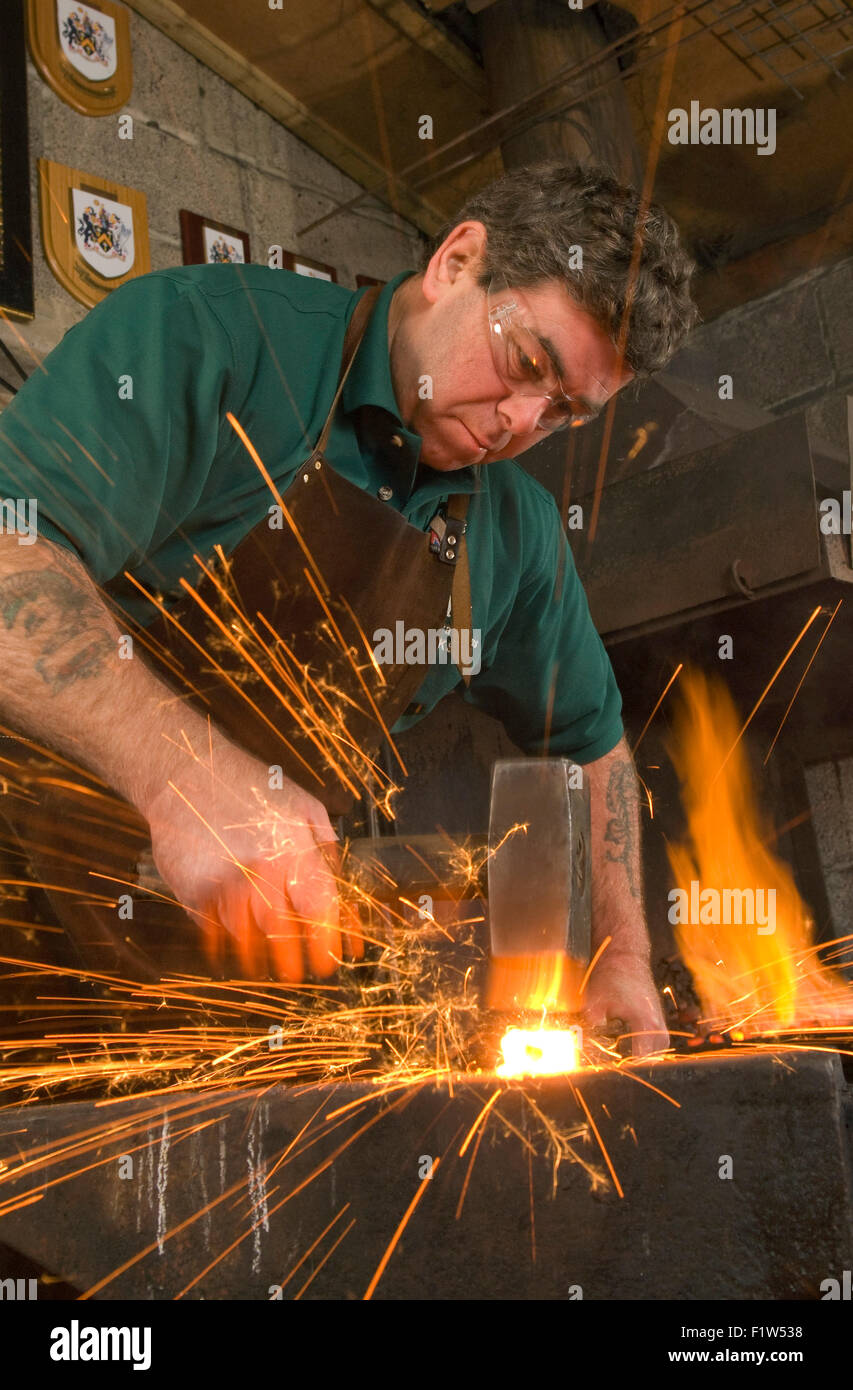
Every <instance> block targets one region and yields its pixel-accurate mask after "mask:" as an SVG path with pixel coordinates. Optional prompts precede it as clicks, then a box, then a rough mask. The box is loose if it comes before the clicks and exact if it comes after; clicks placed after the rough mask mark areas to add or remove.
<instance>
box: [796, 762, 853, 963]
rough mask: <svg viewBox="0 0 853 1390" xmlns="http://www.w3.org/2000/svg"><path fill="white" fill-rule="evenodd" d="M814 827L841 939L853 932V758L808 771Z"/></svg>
mask: <svg viewBox="0 0 853 1390" xmlns="http://www.w3.org/2000/svg"><path fill="white" fill-rule="evenodd" d="M805 774H806V787H807V789H808V794H809V803H810V805H811V811H812V824H813V826H814V832H815V837H816V839H817V843H818V850H819V852H820V857H821V862H822V864H823V870H824V881H825V883H826V893H827V897H828V899H829V908H830V911H831V913H832V924H833V927H834V929H835V934H836V935H837V936H847V935H849V934H850V933H852V932H853V758H843V759H841V760H840V761H830V762H822V763H813V764H812V766H811V767H807V768H806V769H805Z"/></svg>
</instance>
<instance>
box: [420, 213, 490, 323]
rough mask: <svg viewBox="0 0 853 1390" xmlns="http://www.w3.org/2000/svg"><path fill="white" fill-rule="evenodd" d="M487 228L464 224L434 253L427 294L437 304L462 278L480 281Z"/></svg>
mask: <svg viewBox="0 0 853 1390" xmlns="http://www.w3.org/2000/svg"><path fill="white" fill-rule="evenodd" d="M486 240H487V234H486V228H485V227H484V225H483V223H482V222H460V223H459V224H458V225H457V226H456V227H454V228H453V230H452V231H451V232H448V234H447V236H446V237H445V238H444V241H443V242H442V243H441V245H440V246H439V247H438V248H437V249H436V250H435V251H434V252H433V255H432V257H431V258H430V261H429V264H428V265H427V267H426V270H425V271H424V279H423V292H424V296H425V298H426V299H427V300H428V301H429V302H430V304H435V303H436V301H437V300H438V299H440V298H441V297H442V295H444V294H446V293H447V292H448V290H449V289H451V288H452V287H453V286H454V285H455V284H456V283H457V281H458V279H459V276H460V275H468V276H469V277H470V278H471V279H472V280H475V279H476V274H477V268H478V266H479V265H480V263H481V262H482V259H483V255H484V253H485V250H486Z"/></svg>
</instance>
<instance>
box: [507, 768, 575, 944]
mask: <svg viewBox="0 0 853 1390" xmlns="http://www.w3.org/2000/svg"><path fill="white" fill-rule="evenodd" d="M589 845H590V828H589V788H588V787H587V785H586V780H585V778H584V775H583V768H581V767H579V766H578V765H577V764H576V763H573V762H570V761H569V759H568V758H518V759H511V760H510V759H508V760H501V761H499V762H496V763H495V765H494V768H493V770H492V798H491V810H490V816H489V860H488V876H489V922H490V927H491V938H492V955H493V956H500V957H507V956H528V957H530V956H537V955H540V954H544V953H565V954H566V955H567V956H568V957H569V959H570V960H571V961H572V962H574V963H575V964H576V965H577V966H579V967H582V968H584V969H585V968H586V964H587V962H588V961H589V951H590V881H591V874H590V863H589Z"/></svg>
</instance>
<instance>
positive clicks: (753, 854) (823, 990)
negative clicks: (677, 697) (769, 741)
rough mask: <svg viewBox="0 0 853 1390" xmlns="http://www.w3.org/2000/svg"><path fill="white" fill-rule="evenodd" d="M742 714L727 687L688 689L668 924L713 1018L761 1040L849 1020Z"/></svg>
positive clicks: (714, 683)
mask: <svg viewBox="0 0 853 1390" xmlns="http://www.w3.org/2000/svg"><path fill="white" fill-rule="evenodd" d="M741 733H742V729H741V724H740V720H739V719H738V714H737V711H736V709H735V706H734V703H733V701H732V699H731V696H730V695H729V693H728V691H727V689H726V688H725V686H724V685H723V684H722V682H721V681H719V680H717V679H714V680H712V679H709V678H708V677H706V676H705V675H703V674H702V673H701V672H696V671H694V672H690V673H688V674H687V675H685V676H684V677H683V679H682V684H681V704H680V706H679V707H678V710H677V714H676V719H675V724H674V729H673V734H672V737H671V740H670V744H669V753H670V756H671V758H672V761H673V764H674V766H675V769H676V772H677V773H678V776H679V780H680V782H681V791H682V799H683V802H684V808H685V811H686V815H687V837H686V839H685V841H684V842H683V843H682V844H681V845H675V846H673V845H669V846H668V847H667V849H668V854H669V861H670V865H671V868H672V871H673V874H674V876H675V882H676V885H677V888H676V889H675V890H674V891H673V892H672V893H670V899H669V900H670V908H669V917H670V922H671V923H672V925H673V927H674V931H675V938H676V942H677V944H678V947H679V950H680V952H681V954H682V956H683V958H684V960H685V962H686V963H687V965H688V967H689V969H690V971H691V973H692V975H693V978H694V981H695V983H696V988H697V991H698V993H699V997H700V999H701V1002H702V1007H703V1011H704V1012H705V1014H706V1015H707V1017H708V1018H709V1019H711V1020H714V1021H715V1022H716V1023H717V1024H718V1025H719V1024H720V1023H723V1022H728V1023H737V1024H738V1026H739V1027H743V1026H744V1024H746V1025H747V1031H748V1032H749V1033H752V1034H755V1033H758V1032H762V1031H764V1032H767V1031H771V1030H772V1029H774V1028H780V1027H781V1028H787V1027H791V1026H792V1025H794V1024H795V1023H797V1024H805V1023H813V1022H815V1021H824V1022H826V1021H828V1018H829V1016H830V1015H831V1016H832V1017H833V1018H835V1019H837V1018H838V1016H839V1001H843V1005H844V1012H845V1013H846V1016H847V1017H849V1016H850V1014H851V1002H850V1001H851V994H850V991H849V990H847V987H846V986H845V985H844V982H843V981H842V980H841V979H840V978H839V977H837V976H833V975H832V974H831V972H830V971H828V970H827V969H825V968H824V967H822V966H821V964H820V962H819V961H818V959H817V956H816V953H815V950H814V946H813V943H812V927H813V923H812V921H811V920H810V918H809V914H808V909H807V907H806V905H805V903H804V902H803V900H802V898H801V897H800V895H799V893H798V891H797V887H796V884H795V882H794V878H793V875H792V873H791V870H790V869H789V868H788V866H787V864H785V863H784V862H782V861H781V860H780V859H778V858H776V856H775V855H773V854H772V853H771V852H770V850H769V849H768V847H767V846H768V844H769V843H771V842H772V840H773V838H774V834H773V829H772V827H771V826H770V825H769V824H768V823H767V821H766V819H765V817H764V816H763V815H762V813H761V811H760V809H759V807H758V804H757V799H756V794H755V790H754V787H753V782H752V776H751V773H750V769H749V765H748V762H747V757H746V753H745V750H744V744H743V742H742V741H741V737H740V736H741Z"/></svg>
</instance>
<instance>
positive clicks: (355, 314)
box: [308, 285, 382, 463]
mask: <svg viewBox="0 0 853 1390" xmlns="http://www.w3.org/2000/svg"><path fill="white" fill-rule="evenodd" d="M381 293H382V286H381V285H371V286H370V289H368V290H365V292H364V294H363V295H362V296H361V299H360V300H359V301H358V303H357V304H356V306H355V308H354V309H353V311H352V317H351V319H350V321H349V323H348V324H347V331H346V333H345V335H344V347H343V352H342V353H341V373H340V376H339V378H338V389H337V391H336V392H335V399H334V400H333V401H332V404H331V406H330V408H329V413H328V415H327V416H326V422H325V424H324V425H323V428H322V430H321V432H320V438H319V439H318V440H317V443H316V445H315V448H314V452H313V453H312V455H311V457H310V458H309V459H308V462H309V463H311V462H312V461H313V460H314V459H315V458H317V457H318V455H320V454H322V453H323V452H324V451H325V448H326V445H327V444H328V442H329V435H330V433H331V429H332V421H333V419H334V415H335V411H336V410H337V408H338V402H339V400H340V399H341V394H342V392H343V389H344V382H345V381H346V379H347V377H348V376H349V371H350V367H351V366H352V364H353V362H354V361H355V354H356V351H357V349H358V346H359V344H360V343H361V340H362V338H363V337H364V330H365V329H366V327H367V322H368V319H369V318H370V315H371V314H372V313H373V307H374V305H375V303H376V301H377V299H378V298H379V296H380V294H381Z"/></svg>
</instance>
